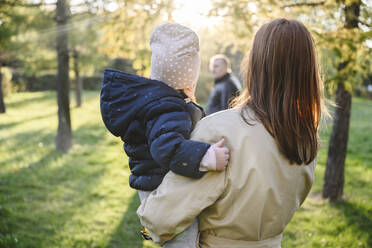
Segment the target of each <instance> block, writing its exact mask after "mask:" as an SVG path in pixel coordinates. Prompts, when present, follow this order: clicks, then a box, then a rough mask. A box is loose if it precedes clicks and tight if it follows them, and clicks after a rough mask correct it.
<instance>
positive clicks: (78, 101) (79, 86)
mask: <svg viewBox="0 0 372 248" xmlns="http://www.w3.org/2000/svg"><path fill="white" fill-rule="evenodd" d="M72 56H73V57H74V72H75V96H76V107H81V104H82V97H81V95H82V91H83V82H82V81H81V79H80V75H79V53H78V52H77V51H76V49H74V51H73V55H72Z"/></svg>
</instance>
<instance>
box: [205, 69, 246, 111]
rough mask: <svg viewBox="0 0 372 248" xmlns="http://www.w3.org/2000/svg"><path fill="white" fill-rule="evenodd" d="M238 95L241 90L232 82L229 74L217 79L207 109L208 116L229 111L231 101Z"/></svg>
mask: <svg viewBox="0 0 372 248" xmlns="http://www.w3.org/2000/svg"><path fill="white" fill-rule="evenodd" d="M238 94H239V90H238V88H237V87H236V86H235V84H234V82H233V81H232V80H231V76H230V74H229V73H228V74H226V75H225V76H223V77H222V78H219V79H217V80H216V81H215V86H214V88H213V91H212V93H211V95H210V96H209V99H208V103H207V108H206V113H207V115H210V114H213V113H215V112H218V111H221V110H225V109H228V107H229V103H230V101H231V100H232V99H233V98H234V97H235V96H237V95H238Z"/></svg>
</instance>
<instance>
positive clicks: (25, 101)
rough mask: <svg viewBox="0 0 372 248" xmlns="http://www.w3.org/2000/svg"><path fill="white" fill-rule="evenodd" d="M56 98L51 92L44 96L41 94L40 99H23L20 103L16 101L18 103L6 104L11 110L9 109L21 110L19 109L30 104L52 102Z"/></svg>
mask: <svg viewBox="0 0 372 248" xmlns="http://www.w3.org/2000/svg"><path fill="white" fill-rule="evenodd" d="M54 97H55V93H54V92H52V91H50V92H45V93H44V94H41V95H40V96H38V97H30V98H23V99H22V100H19V101H16V102H9V103H6V105H7V108H9V109H11V108H19V107H22V108H23V107H25V106H26V105H28V104H30V103H36V102H41V101H46V100H52V99H53V100H54V99H55V98H54ZM56 104H57V103H56Z"/></svg>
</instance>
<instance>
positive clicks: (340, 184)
mask: <svg viewBox="0 0 372 248" xmlns="http://www.w3.org/2000/svg"><path fill="white" fill-rule="evenodd" d="M336 105H337V106H336V110H335V115H334V121H333V129H332V134H331V139H330V141H329V147H328V159H327V168H326V172H325V177H324V185H323V198H329V199H330V200H331V201H335V200H337V199H340V198H341V197H342V194H343V189H344V171H345V159H346V151H347V142H348V137H349V123H350V112H351V93H350V92H349V91H347V90H345V88H344V85H343V84H342V83H339V84H338V87H337V92H336Z"/></svg>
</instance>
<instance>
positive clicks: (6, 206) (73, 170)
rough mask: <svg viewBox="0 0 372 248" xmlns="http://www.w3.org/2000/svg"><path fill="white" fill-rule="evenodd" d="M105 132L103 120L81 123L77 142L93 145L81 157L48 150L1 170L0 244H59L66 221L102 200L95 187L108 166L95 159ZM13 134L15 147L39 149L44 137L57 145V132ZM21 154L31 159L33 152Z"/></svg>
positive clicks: (46, 140)
mask: <svg viewBox="0 0 372 248" xmlns="http://www.w3.org/2000/svg"><path fill="white" fill-rule="evenodd" d="M104 131H105V130H104V129H102V128H101V127H100V126H98V125H84V126H81V127H79V128H78V129H77V130H75V132H76V133H80V134H79V135H77V136H78V137H77V138H76V140H75V141H76V142H77V143H88V144H89V146H86V147H84V148H82V149H80V150H79V151H78V153H76V152H75V154H74V155H75V156H71V155H70V154H67V155H66V154H62V153H60V152H58V151H55V150H54V149H47V150H42V151H39V153H40V157H39V158H38V159H37V161H35V162H30V163H28V165H27V166H25V167H22V168H20V169H18V170H16V171H8V172H7V173H4V174H1V175H0V247H45V246H49V245H51V244H53V246H58V244H57V243H55V242H56V240H58V238H57V239H56V237H58V236H59V235H61V231H63V230H64V229H65V228H66V224H67V223H69V221H70V220H71V219H72V218H73V217H74V216H75V215H76V214H79V211H81V210H82V209H90V206H92V205H95V204H98V202H99V201H100V199H99V198H97V197H94V194H92V193H91V192H92V190H94V188H95V187H96V186H97V184H98V181H99V179H100V178H101V176H102V175H104V170H105V167H104V166H94V165H92V163H91V162H90V160H92V156H94V153H95V152H96V151H97V150H99V149H102V147H103V146H104V144H103V143H105V142H107V140H105V139H104V138H103V137H104V136H103V134H104ZM12 139H14V140H12V141H11V142H10V143H9V144H10V148H11V149H28V148H29V147H31V148H34V150H35V149H36V148H37V144H38V143H39V142H45V143H47V144H48V146H49V145H53V147H54V139H55V133H54V132H48V130H46V131H45V130H43V131H39V132H24V133H21V134H19V135H17V136H15V137H12ZM29 151H32V149H30V150H29ZM30 155H31V154H30ZM16 157H17V158H18V159H23V160H25V161H24V163H25V164H27V153H26V154H24V155H23V156H22V158H21V157H19V156H16ZM0 168H1V167H0ZM87 242H88V241H87Z"/></svg>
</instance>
